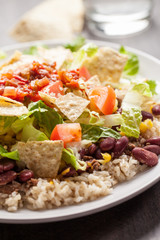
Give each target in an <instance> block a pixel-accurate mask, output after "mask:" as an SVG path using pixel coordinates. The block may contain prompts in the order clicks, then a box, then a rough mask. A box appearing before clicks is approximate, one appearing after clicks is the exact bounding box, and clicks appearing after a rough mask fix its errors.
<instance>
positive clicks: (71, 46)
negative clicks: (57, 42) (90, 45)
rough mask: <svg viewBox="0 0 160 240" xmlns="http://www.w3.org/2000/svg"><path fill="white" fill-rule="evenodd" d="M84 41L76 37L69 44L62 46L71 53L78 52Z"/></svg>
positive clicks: (80, 37)
mask: <svg viewBox="0 0 160 240" xmlns="http://www.w3.org/2000/svg"><path fill="white" fill-rule="evenodd" d="M85 42H86V40H85V38H84V37H82V36H78V37H77V38H76V39H74V40H73V41H72V42H71V43H67V44H65V45H64V47H65V48H67V49H70V50H71V51H72V52H76V51H78V50H79V49H80V48H81V47H82V46H83V45H84V44H85Z"/></svg>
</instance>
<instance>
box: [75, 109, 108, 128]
mask: <svg viewBox="0 0 160 240" xmlns="http://www.w3.org/2000/svg"><path fill="white" fill-rule="evenodd" d="M76 122H78V123H84V124H92V125H97V126H103V124H104V119H103V118H102V117H100V115H99V113H97V112H95V111H90V110H89V109H88V108H86V109H85V110H84V112H83V113H82V114H81V116H80V117H79V118H78V119H77V120H76Z"/></svg>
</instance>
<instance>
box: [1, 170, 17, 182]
mask: <svg viewBox="0 0 160 240" xmlns="http://www.w3.org/2000/svg"><path fill="white" fill-rule="evenodd" d="M16 178H17V173H16V172H14V171H8V172H5V173H2V174H0V186H2V185H6V184H7V183H9V182H12V181H13V180H15V179H16Z"/></svg>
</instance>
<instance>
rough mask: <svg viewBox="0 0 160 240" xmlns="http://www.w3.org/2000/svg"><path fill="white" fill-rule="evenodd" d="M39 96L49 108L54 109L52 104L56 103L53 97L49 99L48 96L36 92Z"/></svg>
mask: <svg viewBox="0 0 160 240" xmlns="http://www.w3.org/2000/svg"><path fill="white" fill-rule="evenodd" d="M38 94H39V96H40V97H41V99H42V100H43V101H44V102H45V103H46V104H48V105H49V106H50V107H54V106H55V105H54V103H55V101H56V98H55V97H51V96H50V95H49V94H46V93H43V92H41V91H39V92H38Z"/></svg>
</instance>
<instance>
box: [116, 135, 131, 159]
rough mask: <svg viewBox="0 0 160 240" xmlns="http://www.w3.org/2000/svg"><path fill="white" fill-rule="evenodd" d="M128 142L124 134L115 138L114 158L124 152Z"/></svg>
mask: <svg viewBox="0 0 160 240" xmlns="http://www.w3.org/2000/svg"><path fill="white" fill-rule="evenodd" d="M128 142H129V140H128V138H127V137H126V136H123V137H121V138H120V139H118V140H117V142H116V143H115V146H114V149H113V153H114V158H118V157H119V156H121V155H122V153H123V152H124V150H125V149H126V147H127V145H128Z"/></svg>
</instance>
